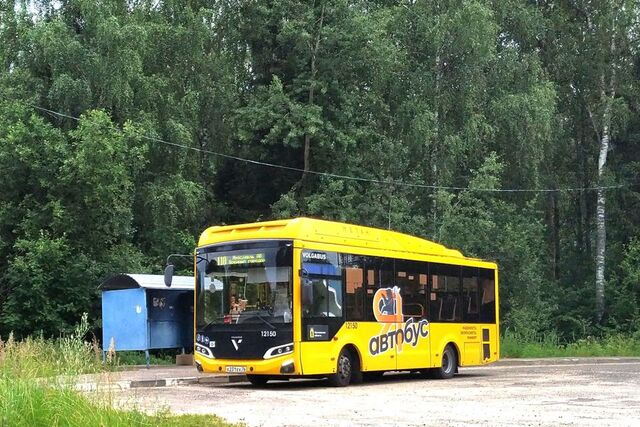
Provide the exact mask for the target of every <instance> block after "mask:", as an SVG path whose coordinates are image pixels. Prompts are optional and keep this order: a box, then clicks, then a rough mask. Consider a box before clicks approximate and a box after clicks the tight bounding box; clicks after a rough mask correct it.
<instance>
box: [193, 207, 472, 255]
mask: <svg viewBox="0 0 640 427" xmlns="http://www.w3.org/2000/svg"><path fill="white" fill-rule="evenodd" d="M254 239H283V240H285V239H291V240H295V239H300V240H305V241H310V242H319V243H326V244H335V245H346V246H354V247H363V248H370V249H382V250H391V251H395V252H405V253H416V254H421V255H432V256H441V257H451V258H458V259H468V260H472V259H473V258H467V257H465V256H464V255H462V253H461V252H460V251H457V250H455V249H449V248H447V247H445V246H443V245H441V244H439V243H435V242H432V241H430V240H426V239H421V238H419V237H415V236H410V235H408V234H403V233H398V232H396V231H390V230H383V229H379V228H373V227H364V226H360V225H353V224H346V223H342V222H334V221H325V220H320V219H313V218H304V217H301V218H293V219H283V220H276V221H265V222H254V223H248V224H238V225H222V226H214V227H209V228H207V229H206V230H205V231H204V232H203V233H202V235H201V236H200V241H199V242H198V246H208V245H212V244H216V243H222V242H229V241H236V240H254ZM477 261H481V260H477Z"/></svg>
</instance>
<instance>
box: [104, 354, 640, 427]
mask: <svg viewBox="0 0 640 427" xmlns="http://www.w3.org/2000/svg"><path fill="white" fill-rule="evenodd" d="M116 400H117V402H118V404H119V405H123V406H129V407H130V406H135V407H138V408H141V409H145V410H149V411H154V410H157V409H161V408H168V409H170V410H171V411H172V412H175V413H198V414H207V413H210V414H216V415H219V416H221V417H223V418H226V419H227V420H229V421H242V422H245V423H246V424H248V425H250V426H282V425H294V426H327V425H336V426H352V425H360V426H369V425H372V426H373V425H375V426H395V425H456V426H457V425H460V426H462V425H491V426H493V425H535V426H537V425H554V426H555V425H580V426H582V425H599V426H601V425H615V426H622V425H629V426H631V425H635V426H638V425H640V359H624V358H600V359H546V360H524V361H523V360H517V361H513V360H512V361H508V360H507V361H502V362H500V363H499V364H496V365H492V366H487V367H482V368H467V369H461V372H460V374H459V375H457V376H456V377H455V378H454V379H452V380H444V381H437V380H422V379H418V378H417V377H415V376H412V375H408V374H395V375H389V374H387V375H385V377H384V378H383V379H382V380H380V381H378V382H375V383H365V384H363V385H359V386H350V387H347V388H340V389H336V388H331V387H328V386H327V385H326V383H325V382H323V381H320V380H296V381H291V382H288V383H286V382H285V383H282V382H280V383H277V382H274V383H273V384H271V383H270V384H269V385H268V386H267V387H266V388H254V387H252V386H251V385H249V384H248V383H227V384H191V385H184V386H170V387H151V388H131V389H126V390H123V391H120V392H118V393H117V394H116Z"/></svg>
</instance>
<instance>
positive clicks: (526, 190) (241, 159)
mask: <svg viewBox="0 0 640 427" xmlns="http://www.w3.org/2000/svg"><path fill="white" fill-rule="evenodd" d="M18 102H21V103H23V104H25V105H27V106H29V107H31V108H34V109H36V110H40V111H43V112H45V113H48V114H51V115H54V116H58V117H64V118H67V119H71V120H75V121H78V122H79V121H80V118H78V117H74V116H70V115H68V114H64V113H60V112H58V111H54V110H50V109H48V108H44V107H40V106H38V105H33V104H30V103H28V102H23V101H18ZM139 137H140V138H142V139H146V140H148V141H153V142H158V143H161V144H165V145H169V146H172V147H178V148H183V149H185V150H191V151H197V152H200V153H205V154H211V155H213V156H217V157H222V158H225V159H230V160H235V161H239V162H244V163H249V164H253V165H258V166H264V167H270V168H275V169H283V170H289V171H294V172H300V173H308V174H312V175H317V176H325V177H329V178H336V179H343V180H351V181H358V182H370V183H375V184H382V185H397V186H403V187H412V188H425V189H430V190H449V191H473V192H477V193H557V192H576V191H596V190H611V189H619V188H627V187H632V186H635V185H638V183H630V184H617V185H607V186H600V187H569V188H470V187H455V186H446V185H429V184H418V183H411V182H403V181H396V180H387V181H385V180H380V179H372V178H363V177H358V176H350V175H341V174H335V173H331V172H319V171H314V170H306V171H305V170H304V169H301V168H296V167H293V166H285V165H279V164H275V163H268V162H261V161H259V160H252V159H247V158H244V157H238V156H232V155H230V154H224V153H219V152H216V151H211V150H207V149H204V148H197V147H190V146H188V145H184V144H179V143H176V142H170V141H166V140H164V139H161V138H155V137H153V136H148V135H139Z"/></svg>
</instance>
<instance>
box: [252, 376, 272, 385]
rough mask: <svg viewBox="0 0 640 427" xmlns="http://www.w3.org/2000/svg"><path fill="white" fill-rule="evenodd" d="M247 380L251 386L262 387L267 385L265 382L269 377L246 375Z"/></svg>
mask: <svg viewBox="0 0 640 427" xmlns="http://www.w3.org/2000/svg"><path fill="white" fill-rule="evenodd" d="M247 380H249V382H250V383H251V384H252V385H255V386H264V385H266V384H267V381H269V377H268V376H266V375H250V374H247Z"/></svg>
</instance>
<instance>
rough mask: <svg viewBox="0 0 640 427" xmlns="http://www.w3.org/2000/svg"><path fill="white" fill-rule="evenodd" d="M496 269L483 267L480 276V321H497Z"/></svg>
mask: <svg viewBox="0 0 640 427" xmlns="http://www.w3.org/2000/svg"><path fill="white" fill-rule="evenodd" d="M494 274H495V273H494V271H493V270H488V269H484V268H481V269H479V276H480V293H481V296H480V304H481V305H480V322H481V323H496V289H495V279H494Z"/></svg>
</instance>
